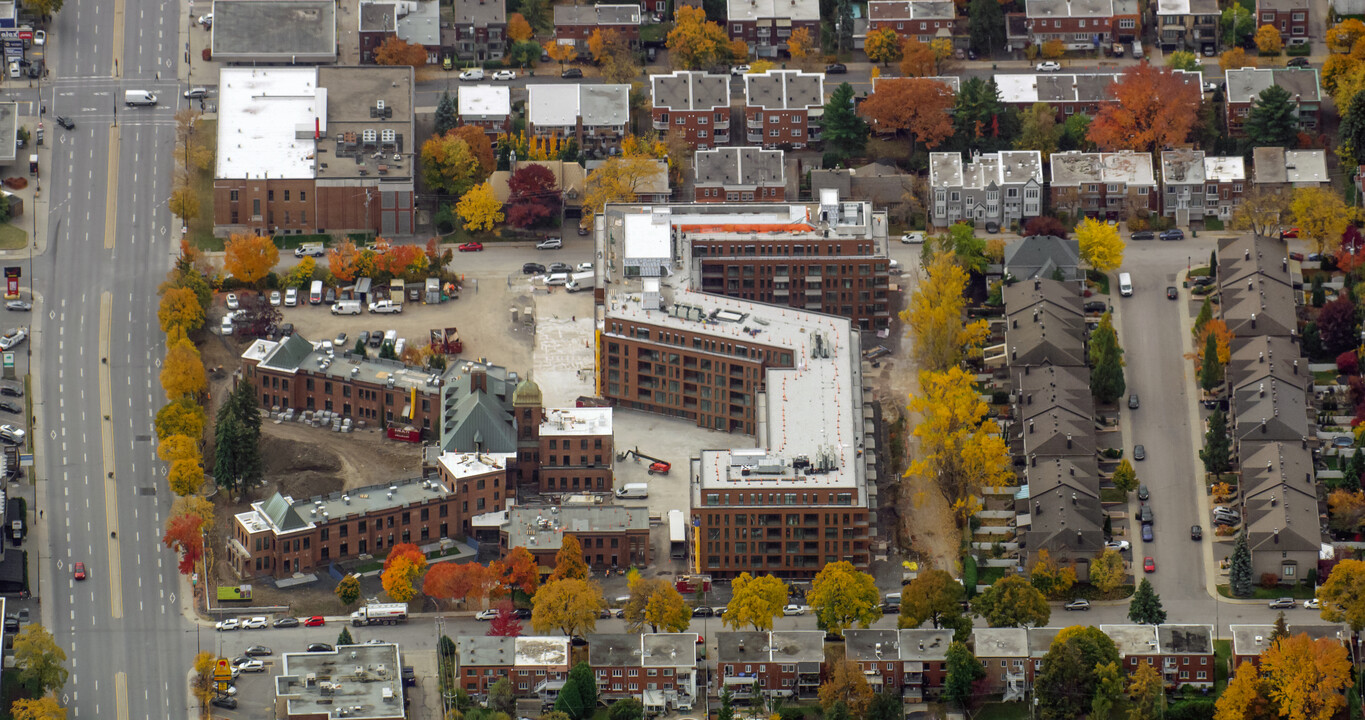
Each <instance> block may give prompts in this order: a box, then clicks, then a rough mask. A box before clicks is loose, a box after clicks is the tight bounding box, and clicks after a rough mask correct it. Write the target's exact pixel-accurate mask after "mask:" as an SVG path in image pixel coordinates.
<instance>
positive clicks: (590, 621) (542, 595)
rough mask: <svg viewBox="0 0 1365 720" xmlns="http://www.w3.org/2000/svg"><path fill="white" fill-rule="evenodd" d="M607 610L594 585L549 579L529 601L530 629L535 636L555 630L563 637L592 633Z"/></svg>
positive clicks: (571, 580) (569, 579)
mask: <svg viewBox="0 0 1365 720" xmlns="http://www.w3.org/2000/svg"><path fill="white" fill-rule="evenodd" d="M556 570H558V568H556ZM606 607H607V601H606V600H604V599H603V598H602V588H601V587H599V586H598V584H597V583H595V582H593V581H591V580H581V579H578V578H566V579H554V577H553V576H551V580H550V581H549V582H547V583H545V584H544V585H542V586H541V587H540V589H539V590H537V591H536V594H535V597H534V598H532V599H531V628H532V629H534V630H535V631H536V632H538V633H547V632H550V631H551V630H558V631H560V632H562V633H564V634H565V635H581V634H583V633H584V632H593V631H594V630H596V629H597V617H598V614H599V613H601V612H602V611H603V610H605V609H606Z"/></svg>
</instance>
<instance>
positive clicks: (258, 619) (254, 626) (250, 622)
mask: <svg viewBox="0 0 1365 720" xmlns="http://www.w3.org/2000/svg"><path fill="white" fill-rule="evenodd" d="M269 625H270V618H267V617H266V616H264V615H257V616H255V617H251V618H247V619H246V620H243V621H242V629H244V630H262V629H264V628H266V627H268V626H269Z"/></svg>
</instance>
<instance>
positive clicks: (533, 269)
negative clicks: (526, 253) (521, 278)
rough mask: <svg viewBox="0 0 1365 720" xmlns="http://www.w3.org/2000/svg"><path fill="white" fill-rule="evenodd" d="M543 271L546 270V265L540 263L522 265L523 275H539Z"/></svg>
mask: <svg viewBox="0 0 1365 720" xmlns="http://www.w3.org/2000/svg"><path fill="white" fill-rule="evenodd" d="M543 272H545V266H544V265H541V264H540V263H522V265H521V274H522V275H538V274H540V273H543Z"/></svg>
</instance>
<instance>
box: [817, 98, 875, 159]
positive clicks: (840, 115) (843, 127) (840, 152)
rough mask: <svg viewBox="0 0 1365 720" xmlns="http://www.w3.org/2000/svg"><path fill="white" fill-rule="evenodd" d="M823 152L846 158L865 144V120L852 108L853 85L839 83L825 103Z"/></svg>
mask: <svg viewBox="0 0 1365 720" xmlns="http://www.w3.org/2000/svg"><path fill="white" fill-rule="evenodd" d="M824 127H825V133H824V136H825V153H826V154H832V155H833V156H834V157H835V158H837V159H838V160H846V159H848V158H850V157H853V156H855V155H859V154H861V153H862V152H863V148H864V147H866V146H867V134H868V127H867V122H866V121H864V120H863V119H862V118H861V117H858V114H857V113H856V112H854V110H853V86H852V85H849V84H848V83H840V85H839V87H837V88H834V93H833V94H831V95H830V96H829V102H827V103H825V120H824Z"/></svg>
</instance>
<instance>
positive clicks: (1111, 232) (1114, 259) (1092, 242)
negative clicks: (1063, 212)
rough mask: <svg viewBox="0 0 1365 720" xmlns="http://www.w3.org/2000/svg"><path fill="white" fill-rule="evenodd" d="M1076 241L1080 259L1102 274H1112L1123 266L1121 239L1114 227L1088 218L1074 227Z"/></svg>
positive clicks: (1116, 228)
mask: <svg viewBox="0 0 1365 720" xmlns="http://www.w3.org/2000/svg"><path fill="white" fill-rule="evenodd" d="M1076 241H1077V242H1078V243H1079V244H1080V250H1081V259H1082V260H1085V262H1086V263H1087V264H1089V265H1090V267H1092V268H1094V269H1096V270H1098V271H1100V272H1102V273H1109V272H1113V271H1114V270H1117V269H1118V267H1119V266H1120V265H1122V264H1123V238H1122V237H1120V236H1119V229H1118V227H1116V226H1114V225H1110V224H1109V223H1106V222H1103V221H1100V220H1096V219H1095V218H1089V217H1088V218H1086V219H1084V220H1082V221H1081V224H1079V225H1077V226H1076Z"/></svg>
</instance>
